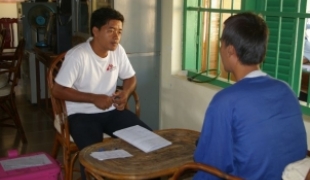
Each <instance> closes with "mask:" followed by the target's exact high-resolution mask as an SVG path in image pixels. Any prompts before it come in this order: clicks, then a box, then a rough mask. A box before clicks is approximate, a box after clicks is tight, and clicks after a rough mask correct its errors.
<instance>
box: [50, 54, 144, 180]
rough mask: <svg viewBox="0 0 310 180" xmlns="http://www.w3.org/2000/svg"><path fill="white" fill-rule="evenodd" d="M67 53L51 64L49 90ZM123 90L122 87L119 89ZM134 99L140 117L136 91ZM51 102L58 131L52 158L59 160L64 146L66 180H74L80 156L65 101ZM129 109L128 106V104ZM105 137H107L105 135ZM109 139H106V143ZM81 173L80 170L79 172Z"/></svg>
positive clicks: (133, 95)
mask: <svg viewBox="0 0 310 180" xmlns="http://www.w3.org/2000/svg"><path fill="white" fill-rule="evenodd" d="M65 55H66V52H64V53H62V54H60V55H59V56H57V57H56V58H55V59H54V60H53V61H52V63H51V65H50V68H49V70H48V74H47V81H48V86H49V89H50V90H51V89H52V88H53V86H54V84H55V77H56V75H57V73H58V71H59V69H60V67H61V65H62V63H63V61H64V58H65ZM119 88H121V87H119ZM132 97H133V99H134V101H135V113H136V115H137V116H139V115H140V102H139V97H138V94H137V93H136V92H135V91H134V92H133V93H132ZM51 102H52V108H53V115H54V127H55V129H56V135H55V140H54V146H53V149H52V157H54V158H57V153H58V151H59V148H60V146H62V152H63V168H64V171H65V177H64V179H65V180H71V179H72V173H73V170H74V169H73V165H74V162H75V160H76V158H77V155H78V147H77V146H76V144H75V143H74V141H73V139H72V137H71V136H70V133H69V124H68V118H67V109H66V105H65V102H64V100H61V99H57V98H55V97H53V95H51ZM127 108H128V104H127ZM103 136H104V137H105V136H107V135H103ZM108 139H109V138H104V141H106V140H108ZM77 171H79V170H77Z"/></svg>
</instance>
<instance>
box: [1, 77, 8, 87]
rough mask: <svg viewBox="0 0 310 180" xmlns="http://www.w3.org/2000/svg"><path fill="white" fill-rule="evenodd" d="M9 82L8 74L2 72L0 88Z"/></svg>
mask: <svg viewBox="0 0 310 180" xmlns="http://www.w3.org/2000/svg"><path fill="white" fill-rule="evenodd" d="M7 84H8V75H6V74H0V88H3V87H4V86H6V85H7Z"/></svg>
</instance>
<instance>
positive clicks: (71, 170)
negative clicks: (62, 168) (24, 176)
mask: <svg viewBox="0 0 310 180" xmlns="http://www.w3.org/2000/svg"><path fill="white" fill-rule="evenodd" d="M78 155H79V151H77V152H76V153H74V154H73V156H72V157H71V161H70V166H69V173H68V175H69V179H70V180H71V179H72V177H73V166H74V163H75V161H76V159H77V157H78Z"/></svg>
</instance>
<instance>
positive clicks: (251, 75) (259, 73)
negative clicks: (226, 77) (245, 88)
mask: <svg viewBox="0 0 310 180" xmlns="http://www.w3.org/2000/svg"><path fill="white" fill-rule="evenodd" d="M266 75H267V73H264V72H263V71H261V70H255V71H252V72H250V73H249V74H247V75H246V76H245V77H244V78H255V77H259V76H266Z"/></svg>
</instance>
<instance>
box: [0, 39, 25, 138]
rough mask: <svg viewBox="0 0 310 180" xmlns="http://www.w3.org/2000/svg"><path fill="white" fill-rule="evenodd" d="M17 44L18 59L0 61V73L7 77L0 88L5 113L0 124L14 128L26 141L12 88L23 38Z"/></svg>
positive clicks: (20, 56) (19, 60) (21, 55)
mask: <svg viewBox="0 0 310 180" xmlns="http://www.w3.org/2000/svg"><path fill="white" fill-rule="evenodd" d="M19 44H20V46H19V48H18V49H17V51H18V59H17V60H16V61H14V62H11V63H0V69H1V71H0V74H5V75H7V77H8V78H7V83H6V84H5V85H4V86H3V87H1V88H0V108H1V109H2V110H3V112H4V113H5V114H7V116H4V117H3V118H2V119H1V121H0V122H1V124H0V125H1V126H5V127H13V128H16V129H17V130H18V131H19V133H20V135H21V137H22V141H23V142H24V143H26V142H27V138H26V135H25V132H24V129H23V126H22V124H21V121H20V118H19V114H18V111H17V108H16V105H15V98H14V97H15V92H14V88H15V86H16V85H17V83H18V76H19V73H20V66H21V62H22V60H23V55H24V47H25V40H24V39H21V40H20V41H19ZM9 119H12V120H13V121H14V124H11V123H5V122H7V120H9Z"/></svg>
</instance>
